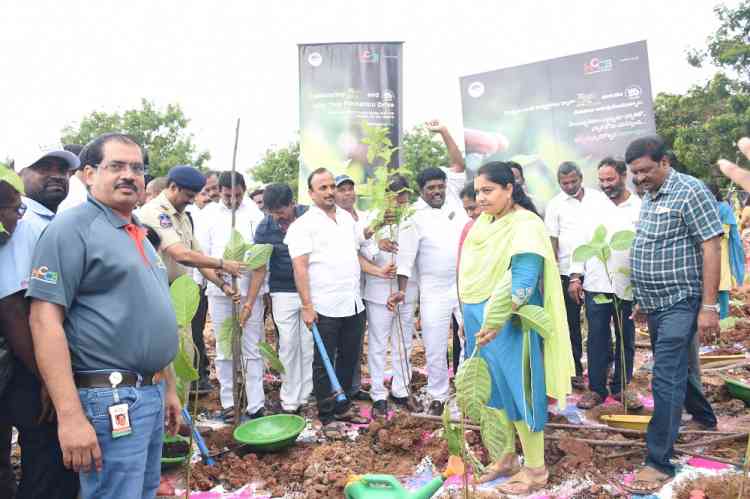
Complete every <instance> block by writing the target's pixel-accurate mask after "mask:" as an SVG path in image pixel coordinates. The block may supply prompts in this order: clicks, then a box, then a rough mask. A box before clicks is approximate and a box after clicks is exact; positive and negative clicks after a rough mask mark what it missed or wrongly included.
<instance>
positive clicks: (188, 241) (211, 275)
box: [139, 166, 245, 393]
mask: <svg viewBox="0 0 750 499" xmlns="http://www.w3.org/2000/svg"><path fill="white" fill-rule="evenodd" d="M205 184H206V179H205V177H204V176H203V175H202V174H201V173H200V172H199V171H198V170H197V169H195V168H193V167H190V166H175V167H174V168H172V169H171V170H170V171H169V174H168V176H167V188H166V189H164V190H163V191H162V192H161V194H159V195H158V196H157V197H155V198H154V199H152V200H151V201H149V202H148V203H146V204H145V205H144V206H143V207H142V208H141V209H140V211H139V216H140V220H141V222H142V223H143V224H145V225H149V226H151V227H152V228H153V229H154V230H155V231H156V233H157V234H158V235H159V237H160V238H161V244H160V245H159V247H158V248H157V250H158V251H159V254H160V255H161V257H162V259H163V260H164V264H165V265H166V267H167V273H168V276H169V283H170V284H171V283H172V282H174V280H175V279H177V278H178V277H180V276H181V275H184V274H189V273H190V269H189V268H190V267H197V268H198V271H199V272H200V273H201V274H203V276H204V277H205V278H206V279H208V280H209V281H211V282H213V283H214V284H215V285H216V286H217V287H219V288H220V289H221V290H222V291H223V292H224V294H226V295H227V296H232V297H234V296H236V297H237V298H239V294H237V293H235V292H234V289H233V288H232V285H231V284H230V283H228V282H225V281H224V280H223V279H222V278H221V277H220V276H219V274H218V273H217V271H220V272H226V273H228V274H231V275H235V276H236V275H239V274H240V272H241V271H242V270H244V269H245V265H244V264H243V263H242V262H235V261H229V260H222V259H221V258H213V257H210V256H207V255H204V254H203V252H202V251H201V247H200V244H198V240H197V239H196V237H195V235H194V232H193V221H192V219H191V218H190V215H189V213H188V212H187V210H186V209H185V208H187V206H189V205H190V204H191V203H192V202H193V200H194V199H195V196H196V195H197V194H198V193H199V192H200V191H201V189H203V186H204V185H205ZM195 346H196V348H197V350H198V352H197V353H198V358H199V359H200V361H199V364H200V365H199V366H198V368H199V369H198V370H199V372H200V373H201V375H202V377H201V378H202V379H201V380H200V381H199V382H198V383H197V389H198V392H199V393H207V392H209V391H210V390H211V384H210V383H209V382H208V365H207V364H208V357H207V356H206V353H205V348H206V347H205V343H204V342H203V341H195Z"/></svg>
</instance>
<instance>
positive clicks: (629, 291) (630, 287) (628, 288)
mask: <svg viewBox="0 0 750 499" xmlns="http://www.w3.org/2000/svg"><path fill="white" fill-rule="evenodd" d="M624 292H625V294H630V293H632V292H633V285H632V284H628V285H627V286H625V290H624Z"/></svg>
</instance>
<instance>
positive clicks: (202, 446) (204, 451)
mask: <svg viewBox="0 0 750 499" xmlns="http://www.w3.org/2000/svg"><path fill="white" fill-rule="evenodd" d="M182 419H184V420H185V422H186V423H187V424H188V425H190V429H191V430H192V431H193V438H194V439H195V443H197V444H198V450H199V451H200V453H201V458H202V459H203V462H204V463H205V464H207V465H209V466H212V465H214V464H216V461H214V460H213V458H212V457H211V456H209V455H208V447H206V441H205V440H203V437H202V436H201V434H200V433H198V428H196V427H195V425H194V424H193V418H191V417H190V412H188V410H187V408H186V407H183V408H182Z"/></svg>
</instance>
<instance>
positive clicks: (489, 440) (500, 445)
mask: <svg viewBox="0 0 750 499" xmlns="http://www.w3.org/2000/svg"><path fill="white" fill-rule="evenodd" d="M508 430H509V427H508V418H507V417H506V416H505V413H504V412H503V411H500V410H498V409H495V408H492V407H488V406H484V407H482V409H481V422H480V425H479V434H480V435H481V437H482V444H484V446H485V447H486V448H487V452H489V454H490V460H492V461H493V462H495V461H498V460H499V459H500V458H501V457H503V455H505V454H506V452H505V448H506V444H507V443H508V441H509V440H510V439H511V438H513V433H512V431H513V430H512V429H510V432H509V431H508Z"/></svg>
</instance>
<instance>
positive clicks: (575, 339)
mask: <svg viewBox="0 0 750 499" xmlns="http://www.w3.org/2000/svg"><path fill="white" fill-rule="evenodd" d="M560 281H561V282H562V289H563V296H564V297H565V312H566V313H567V315H568V329H569V330H570V347H571V349H572V350H573V362H575V365H576V376H583V365H582V364H581V357H583V339H582V338H581V306H580V305H579V304H577V303H576V302H574V301H573V300H572V299H571V298H570V296H569V295H568V284H570V277H568V276H566V275H561V276H560Z"/></svg>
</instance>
